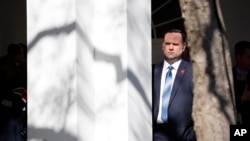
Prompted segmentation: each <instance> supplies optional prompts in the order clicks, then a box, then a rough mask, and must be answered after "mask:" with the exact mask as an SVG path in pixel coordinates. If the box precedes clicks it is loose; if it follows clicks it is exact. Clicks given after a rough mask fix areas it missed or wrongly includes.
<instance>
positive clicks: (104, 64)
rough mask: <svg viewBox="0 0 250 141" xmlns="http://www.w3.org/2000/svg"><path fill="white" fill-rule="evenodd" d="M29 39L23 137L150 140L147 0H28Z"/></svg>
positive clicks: (114, 140)
mask: <svg viewBox="0 0 250 141" xmlns="http://www.w3.org/2000/svg"><path fill="white" fill-rule="evenodd" d="M54 3H55V4H54ZM38 9H39V10H38ZM55 14H57V15H55ZM52 17H54V18H52ZM28 47H29V56H28V60H29V66H28V70H29V79H28V84H29V91H28V92H29V107H28V108H29V117H28V118H29V138H30V139H32V138H33V139H45V140H48V141H50V140H53V141H57V140H58V141H59V140H60V141H61V140H65V139H66V140H67V141H71V140H79V141H85V140H86V141H99V140H102V141H117V140H119V141H128V140H130V141H131V140H132V141H138V140H145V141H147V140H149V141H150V140H152V135H151V134H152V133H151V132H152V131H151V92H152V91H151V28H150V1H146V2H145V1H142V0H136V1H126V0H122V1H113V0H106V1H103V0H84V1H81V0H76V1H66V0H63V1H60V3H58V2H57V3H56V1H48V2H47V1H45V2H42V1H40V2H38V1H34V2H33V1H28ZM60 63H62V64H60ZM38 119H39V120H38ZM43 133H44V134H43Z"/></svg>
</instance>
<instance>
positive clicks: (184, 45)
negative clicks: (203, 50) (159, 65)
mask: <svg viewBox="0 0 250 141" xmlns="http://www.w3.org/2000/svg"><path fill="white" fill-rule="evenodd" d="M186 47H187V45H186V43H183V49H182V50H183V51H185V49H186Z"/></svg>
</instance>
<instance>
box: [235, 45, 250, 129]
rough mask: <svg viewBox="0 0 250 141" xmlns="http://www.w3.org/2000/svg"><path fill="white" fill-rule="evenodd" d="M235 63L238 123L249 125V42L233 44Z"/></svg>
mask: <svg viewBox="0 0 250 141" xmlns="http://www.w3.org/2000/svg"><path fill="white" fill-rule="evenodd" d="M235 58H236V65H235V66H234V67H233V79H234V90H235V100H236V101H235V102H236V109H237V113H238V119H237V122H238V124H246V125H250V42H248V41H239V42H238V43H236V44H235Z"/></svg>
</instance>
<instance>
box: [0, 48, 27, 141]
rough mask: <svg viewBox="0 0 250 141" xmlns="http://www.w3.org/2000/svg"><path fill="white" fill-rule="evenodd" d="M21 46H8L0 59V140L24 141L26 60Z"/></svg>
mask: <svg viewBox="0 0 250 141" xmlns="http://www.w3.org/2000/svg"><path fill="white" fill-rule="evenodd" d="M26 50H27V49H26V47H25V45H23V44H10V45H9V46H8V49H7V53H8V54H7V55H5V56H3V57H2V58H1V59H0V90H1V95H0V112H1V117H0V119H1V120H0V140H1V141H2V140H3V141H5V140H6V141H24V140H25V138H26V134H23V135H22V133H24V132H25V131H24V130H26V127H27V125H26V123H27V110H26V107H27V91H26V89H27V63H26V62H27V61H26V60H27V59H26V54H27V52H26Z"/></svg>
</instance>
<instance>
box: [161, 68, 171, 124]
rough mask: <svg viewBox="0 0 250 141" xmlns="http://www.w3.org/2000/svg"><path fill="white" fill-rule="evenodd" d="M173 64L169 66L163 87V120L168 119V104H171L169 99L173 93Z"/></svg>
mask: <svg viewBox="0 0 250 141" xmlns="http://www.w3.org/2000/svg"><path fill="white" fill-rule="evenodd" d="M172 69H173V67H172V66H169V67H168V72H167V74H166V79H165V85H164V89H163V95H162V114H161V119H162V121H163V122H167V121H168V105H169V99H170V94H171V87H172Z"/></svg>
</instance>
